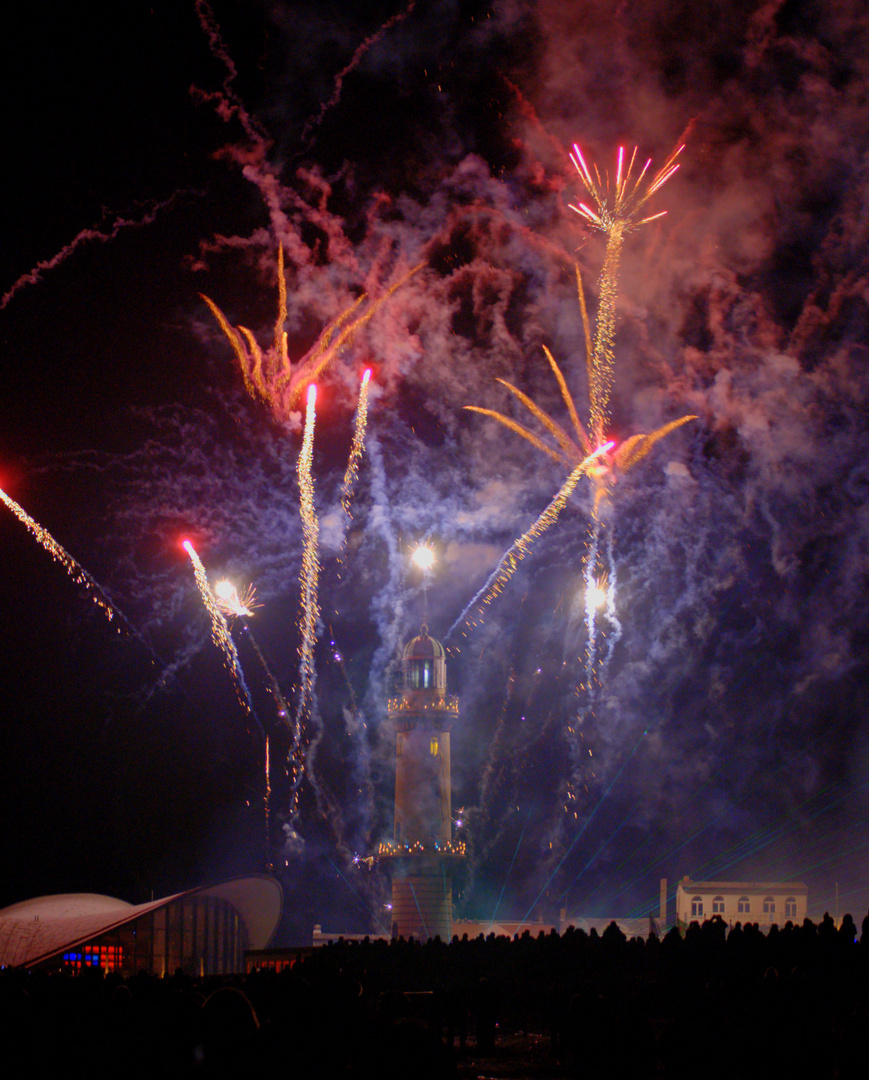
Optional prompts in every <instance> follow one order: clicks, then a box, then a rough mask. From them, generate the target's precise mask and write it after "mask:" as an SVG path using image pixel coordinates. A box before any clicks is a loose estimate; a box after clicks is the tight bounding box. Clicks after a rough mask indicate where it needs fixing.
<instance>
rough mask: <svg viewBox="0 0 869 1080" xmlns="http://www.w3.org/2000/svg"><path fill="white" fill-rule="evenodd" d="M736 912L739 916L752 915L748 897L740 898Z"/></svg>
mask: <svg viewBox="0 0 869 1080" xmlns="http://www.w3.org/2000/svg"><path fill="white" fill-rule="evenodd" d="M736 910H737V913H738V914H739V915H750V914H751V901H750V900H749V899H748V897H747V896H740V898H739V900H738V901H737V904H736Z"/></svg>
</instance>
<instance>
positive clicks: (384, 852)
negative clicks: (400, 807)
mask: <svg viewBox="0 0 869 1080" xmlns="http://www.w3.org/2000/svg"><path fill="white" fill-rule="evenodd" d="M467 849H468V845H467V844H466V843H465V842H464V840H433V841H432V842H431V843H430V844H423V843H422V841H420V840H415V841H414V842H413V843H412V844H396V843H395V842H394V841H392V840H387V841H384V842H383V843H381V844H380V846H379V847H378V848H377V854H378V855H379V856H380V857H389V856H392V855H396V856H397V855H460V856H464V855H465V853H466V852H467Z"/></svg>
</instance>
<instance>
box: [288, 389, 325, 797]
mask: <svg viewBox="0 0 869 1080" xmlns="http://www.w3.org/2000/svg"><path fill="white" fill-rule="evenodd" d="M316 401H317V387H316V386H315V385H314V384H313V383H312V384H311V385H310V386H309V387H308V405H307V410H306V413H305V433H304V436H303V439H302V449H301V452H300V453H299V461H298V476H299V498H300V501H301V516H302V533H303V536H304V548H303V550H302V573H301V583H302V607H301V616H300V618H301V627H300V629H301V634H302V640H301V642H300V644H299V679H300V685H299V701H298V704H297V706H296V724H295V729H294V731H293V744H292V748H291V751H290V753H291V757H292V767H293V777H292V806H291V813H292V814H293V815H295V813H296V811H297V809H298V801H299V785H300V784H301V780H302V773H303V766H304V753H303V749H302V744H303V741H304V738H305V731H306V728H307V724H308V723H309V722H310V720H311V717H312V715H313V712H314V683H315V680H316V671H315V668H314V646H315V644H316V641H317V621H318V619H319V617H320V607H319V603H318V600H317V583H318V578H319V573H320V559H319V553H318V541H319V535H320V527H319V523H318V521H317V514H316V511H315V509H314V480H313V476H312V474H311V466H312V462H313V455H314V423H315V421H316V418H317V413H316V408H315V406H316Z"/></svg>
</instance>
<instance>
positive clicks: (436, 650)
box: [404, 623, 445, 660]
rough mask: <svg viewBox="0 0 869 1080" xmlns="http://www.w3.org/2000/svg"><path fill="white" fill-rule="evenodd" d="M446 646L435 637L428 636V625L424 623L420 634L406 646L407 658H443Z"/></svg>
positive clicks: (405, 657) (405, 654) (405, 656)
mask: <svg viewBox="0 0 869 1080" xmlns="http://www.w3.org/2000/svg"><path fill="white" fill-rule="evenodd" d="M444 658H445V653H444V647H443V645H441V643H440V642H439V641H438V640H437V639H436V638H433V637H429V636H428V627H427V626H426V625H425V623H423V624H422V626H421V627H420V630H419V634H418V635H417V636H416V637H415V638H411V640H410V641H409V642H408V643H407V644H406V645H405V647H404V659H405V660H443V659H444Z"/></svg>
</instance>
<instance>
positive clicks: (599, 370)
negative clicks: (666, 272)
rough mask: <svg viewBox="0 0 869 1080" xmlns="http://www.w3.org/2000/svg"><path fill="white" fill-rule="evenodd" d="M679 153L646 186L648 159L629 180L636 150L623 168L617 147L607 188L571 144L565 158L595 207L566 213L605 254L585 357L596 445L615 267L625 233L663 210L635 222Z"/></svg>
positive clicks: (607, 375)
mask: <svg viewBox="0 0 869 1080" xmlns="http://www.w3.org/2000/svg"><path fill="white" fill-rule="evenodd" d="M684 149H685V146H684V144H682V145H681V146H678V147H677V148H676V149H675V150H674V151H673V153H672V154H671V155H670V156H669V158H667V161H666V162H665V163H664V165H663V167H662V168H661V169H659V170H658V172H656V173H655V175H654V176H653V177H652V178H651V180H649V181H648V182H647V183H644V182H643V181H644V180H645V176H646V173H647V172H648V169H649V166H650V165H651V164H652V159H651V158H649V159H648V160H647V161H646V163H645V165H644V166H643V167H642V169H640V171H639V173H638V174H637V175H636V177H635V176H634V164H635V162H636V158H637V147H634V151H633V153H632V154H631V158H630V161H629V162H628V165H627V168H625V166H624V156H625V155H624V147H621V146H620V147H619V152H618V164H617V167H616V175H615V182H614V183H612V184H611V183H610V177H609V175H608V174H605V180H601V176H600V173H599V172H598V169H597V166H596V165H595V166H594V177H592V174H591V170H590V169H589V167H588V165H586V162H585V158H584V157H583V156H582V151H581V150H580V148H579V146H578V145H577V144H576V143H574V145H573V153H572V154H571V155H570V159H571V161H572V162H573V164H574V165H575V166H576V171H577V172H578V173H579V175H580V178H581V180H582V182H583V184H584V185H585V187H586V189H587V191H588V193H589V195H590V196H591V198H592V200H593V202H594V203H595V207H594V208H593V207H590V206H587V205H586V204H585V203H578V204H577V205H575V206H574V205H573V204H572V203H571V204H570V207H571V209H572V210H575V211H576V212H577V213H578V214H579V215H580V216H581V217H583V218H585V220H586V221H588V222H590V223H591V224H592V225H594V226H595V228H597V229H600V230H601V231H602V232H603V233H604V234H605V236H606V254H605V256H604V262H603V268H602V270H601V273H600V281H599V298H598V311H597V323H596V326H595V335H594V343H593V346H592V349H591V352H590V353H589V356H588V366H589V411H590V421H591V430H592V432H593V433H594V437H595V439H596V441H598V442H600V441H601V439H602V436H603V432H604V429H605V427H606V425H607V422H608V420H609V398H610V393H611V392H612V384H613V370H614V365H615V354H614V351H613V350H614V342H615V327H616V297H617V295H618V279H619V263H620V261H621V254H622V246H623V244H624V238H625V233H627V232H629V231H630V230H631V229H633V228H637V227H638V226H640V225H644V224H645V223H646V222H648V221H654V220H655V219H656V218H659V217H663V215H664V214H665V213H666V210H662V211H661V213H659V214H652V215H650V216H649V217H644V218H640V216H639V215H640V213H641V212H642V209H643V207H644V206H645V204H646V203H647V202H648V200H649V199H650V198H651V196H652V195H654V193H655V192H656V191H657V190H658V189H659V188H660V187H662V186H663V185H664V184H665V183H666V182H667V181H668V180H669V179H670V177H671V176H672V175H673V173H675V172H676V170H677V169H678V168H679V166H678V164H676V158H677V157H678V156H679V154H681V153H682V151H683V150H684ZM583 307H584V305H583ZM584 322H585V319H584ZM586 327H587V323H586Z"/></svg>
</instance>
